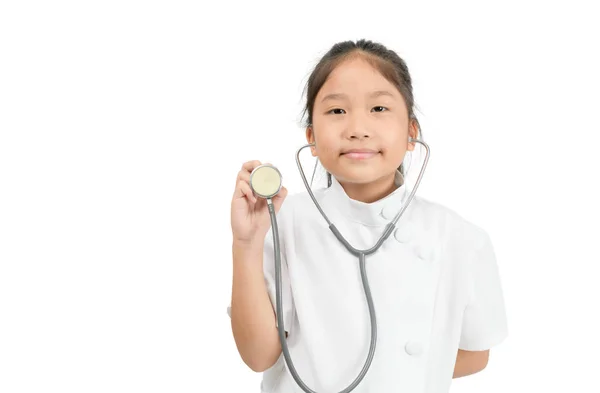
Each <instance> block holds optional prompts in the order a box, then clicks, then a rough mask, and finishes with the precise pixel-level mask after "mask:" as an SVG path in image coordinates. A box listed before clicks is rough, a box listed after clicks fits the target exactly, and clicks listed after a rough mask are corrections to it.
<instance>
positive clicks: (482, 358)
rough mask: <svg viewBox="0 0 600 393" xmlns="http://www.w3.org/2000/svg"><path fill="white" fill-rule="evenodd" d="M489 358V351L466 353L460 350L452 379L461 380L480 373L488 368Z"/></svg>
mask: <svg viewBox="0 0 600 393" xmlns="http://www.w3.org/2000/svg"><path fill="white" fill-rule="evenodd" d="M489 356H490V351H489V350H485V351H464V350H462V349H459V350H458V354H457V355H456V364H455V366H454V375H453V376H452V378H461V377H466V376H467V375H472V374H475V373H478V372H479V371H481V370H483V369H484V368H485V367H486V366H487V363H488V359H489Z"/></svg>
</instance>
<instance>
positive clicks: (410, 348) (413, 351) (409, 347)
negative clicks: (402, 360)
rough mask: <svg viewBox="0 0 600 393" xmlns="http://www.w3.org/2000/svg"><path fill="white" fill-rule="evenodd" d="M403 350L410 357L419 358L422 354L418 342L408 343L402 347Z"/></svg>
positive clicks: (421, 347) (421, 346) (420, 345)
mask: <svg viewBox="0 0 600 393" xmlns="http://www.w3.org/2000/svg"><path fill="white" fill-rule="evenodd" d="M404 350H405V351H406V353H407V354H409V355H410V356H419V355H421V354H422V353H423V345H422V344H421V343H420V342H418V341H409V342H407V343H406V345H405V346H404Z"/></svg>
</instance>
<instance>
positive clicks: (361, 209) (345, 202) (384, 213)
mask: <svg viewBox="0 0 600 393" xmlns="http://www.w3.org/2000/svg"><path fill="white" fill-rule="evenodd" d="M394 182H395V184H396V186H397V187H398V188H396V189H395V190H394V191H393V192H392V193H391V194H389V195H388V196H386V197H384V198H382V199H380V200H378V201H375V202H372V203H365V202H360V201H356V200H354V199H351V198H350V197H349V196H348V194H346V191H344V188H343V187H342V185H341V184H340V183H339V182H338V181H337V180H336V179H335V177H333V176H332V177H331V187H329V188H328V189H327V195H328V198H329V199H330V201H331V202H332V204H333V206H335V209H336V210H337V211H338V212H339V213H340V214H341V215H342V216H344V217H345V218H346V219H347V220H350V221H355V222H359V223H362V224H365V225H369V226H378V225H386V224H388V223H389V222H391V221H392V219H393V218H394V217H395V216H396V214H398V212H399V211H400V209H401V208H402V206H403V205H404V203H405V199H406V196H407V192H406V185H405V183H404V176H402V173H400V171H396V175H395V178H394Z"/></svg>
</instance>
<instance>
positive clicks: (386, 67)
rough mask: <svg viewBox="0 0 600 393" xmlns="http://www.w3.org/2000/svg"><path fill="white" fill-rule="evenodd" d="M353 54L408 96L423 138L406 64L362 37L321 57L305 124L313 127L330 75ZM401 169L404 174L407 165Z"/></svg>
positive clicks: (308, 94)
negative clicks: (316, 110) (320, 94)
mask: <svg viewBox="0 0 600 393" xmlns="http://www.w3.org/2000/svg"><path fill="white" fill-rule="evenodd" d="M351 56H360V57H362V58H363V59H364V60H366V61H368V62H369V63H370V64H371V65H372V66H373V67H375V68H376V69H377V70H378V71H379V72H380V73H381V75H382V76H383V77H384V78H386V79H387V80H388V81H389V82H390V83H392V84H393V85H394V86H396V88H397V89H398V91H399V92H400V94H401V95H402V98H404V102H405V103H406V109H407V111H408V118H409V120H414V121H415V122H416V123H417V127H418V132H419V137H421V126H420V124H419V121H418V120H417V117H416V116H415V113H414V107H415V103H414V97H413V90H412V78H411V76H410V73H409V72H408V67H407V66H406V63H405V62H404V60H402V58H400V56H398V54H396V52H394V51H393V50H390V49H388V48H386V47H385V46H384V45H382V44H379V43H376V42H373V41H369V40H365V39H361V40H358V41H356V42H354V41H344V42H338V43H337V44H335V45H333V46H332V47H331V49H329V51H328V52H327V53H326V54H325V55H324V56H323V57H322V58H321V60H319V62H318V63H317V65H316V66H315V68H314V70H313V71H312V73H311V74H310V76H309V78H308V82H307V83H306V87H305V89H304V91H305V94H306V105H305V107H304V110H303V117H306V122H305V126H306V127H309V126H312V122H313V108H314V104H315V99H316V97H317V94H318V93H319V91H320V90H321V88H322V87H323V84H325V81H326V80H327V78H328V77H329V74H331V72H332V71H333V70H334V69H335V68H336V67H337V66H338V65H339V64H340V63H341V62H343V61H344V60H347V59H349V58H350V57H351ZM398 170H399V171H400V172H401V173H402V174H404V168H403V164H400V167H399V168H398ZM327 186H328V187H329V186H331V174H330V173H327Z"/></svg>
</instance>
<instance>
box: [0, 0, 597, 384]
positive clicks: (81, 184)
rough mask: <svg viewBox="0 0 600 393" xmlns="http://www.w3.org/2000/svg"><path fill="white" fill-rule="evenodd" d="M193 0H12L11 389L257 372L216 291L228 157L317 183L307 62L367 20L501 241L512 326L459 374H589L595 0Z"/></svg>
mask: <svg viewBox="0 0 600 393" xmlns="http://www.w3.org/2000/svg"><path fill="white" fill-rule="evenodd" d="M201 3H202V2H194V1H188V2H181V1H179V2H177V1H168V2H167V1H163V2H158V1H145V2H142V1H138V2H133V1H103V2H94V3H92V2H76V1H71V2H65V1H60V2H37V3H34V2H27V1H6V2H3V3H2V5H1V6H0V132H1V134H0V392H3V393H16V392H63V393H66V392H78V393H79V392H111V393H113V392H145V393H146V392H180V393H183V392H230V391H235V392H258V391H259V383H260V375H259V374H255V373H253V372H252V371H250V370H249V369H248V368H247V367H246V366H245V365H244V364H243V362H242V361H241V360H240V358H239V355H238V354H237V351H236V348H235V344H234V341H233V337H232V334H231V330H230V320H229V318H228V316H227V314H226V307H227V305H228V304H229V300H230V293H231V233H230V227H229V204H230V197H231V193H232V191H233V186H234V182H235V177H236V173H237V171H238V170H239V168H240V166H241V164H242V163H243V162H244V161H246V160H250V159H259V160H262V161H269V162H272V163H274V164H276V165H277V166H278V167H279V168H280V170H281V171H282V172H283V174H284V177H285V185H286V186H287V187H288V188H289V190H290V191H291V192H300V191H302V190H303V188H302V187H303V185H302V183H301V180H300V177H299V175H298V174H297V170H296V167H295V162H294V152H295V151H296V149H297V148H298V147H299V146H301V145H302V144H303V143H304V142H305V139H304V130H303V129H302V128H301V127H300V112H301V109H302V100H301V98H302V97H301V94H302V89H303V87H304V83H305V82H306V78H307V77H308V74H309V72H310V70H311V67H312V66H314V64H315V62H316V61H317V60H318V58H319V57H320V56H321V55H322V54H324V52H325V51H326V50H327V49H328V48H329V47H330V46H331V45H332V44H333V43H335V42H337V41H340V40H347V39H358V38H363V37H364V38H370V39H374V40H377V41H380V42H382V43H384V44H385V45H387V46H388V47H390V48H392V49H395V50H396V51H397V52H398V53H399V54H400V56H402V57H403V58H404V59H405V60H406V62H407V63H408V66H409V69H410V71H411V73H412V76H413V78H414V92H415V98H416V103H417V105H418V108H419V110H418V112H417V115H418V116H419V118H420V121H421V125H422V127H423V133H424V139H425V141H427V142H428V143H429V144H430V145H431V148H432V156H431V160H430V162H429V166H428V170H427V173H426V175H425V177H424V179H423V183H422V185H421V188H420V189H419V194H420V195H422V196H424V197H427V198H429V199H432V200H434V201H436V202H439V203H442V204H444V205H446V206H448V207H449V208H451V209H453V210H455V211H457V212H458V213H459V214H461V215H462V216H464V217H465V218H467V219H469V220H471V221H473V222H475V223H476V224H478V225H480V226H482V227H483V228H485V229H486V230H487V231H488V232H489V233H490V235H491V236H492V239H493V241H494V245H495V247H496V253H497V257H498V261H499V265H500V270H501V276H502V280H503V285H504V290H505V296H506V304H507V310H508V318H509V328H510V337H509V338H508V339H507V340H506V341H505V342H504V343H503V344H502V345H500V346H499V347H497V348H495V349H493V350H492V352H491V358H490V363H489V365H488V368H487V369H486V370H484V371H483V372H481V373H479V374H477V375H474V376H470V377H466V378H463V379H459V380H455V381H454V383H453V386H452V392H465V393H467V392H481V391H485V392H488V393H493V392H508V391H510V392H528V391H529V392H531V391H536V392H546V391H549V390H558V391H574V392H575V391H588V392H589V391H598V389H599V387H600V382H598V377H597V370H598V366H600V360H599V359H600V358H599V351H600V339H599V338H598V332H600V321H599V319H598V316H599V313H600V312H599V310H600V307H599V305H598V300H597V299H600V286H599V285H598V266H599V262H600V252H599V251H598V247H597V246H598V239H599V235H600V227H599V225H598V220H599V219H600V211H599V208H598V201H599V200H600V191H599V188H598V183H597V181H598V175H597V173H598V172H597V171H598V169H600V159H599V154H598V148H599V142H600V137H599V136H598V135H599V132H600V120H599V116H598V110H599V104H600V99H599V97H598V94H599V93H598V92H599V91H600V77H599V76H598V75H599V73H598V70H599V69H600V59H599V55H598V53H599V52H598V41H597V37H599V36H600V28H599V27H598V24H597V15H598V13H597V11H594V8H595V6H594V2H592V1H589V2H582V1H580V2H574V1H568V2H567V1H563V2H547V1H538V2H533V1H502V2H496V3H495V4H494V5H492V3H491V2H480V1H477V2H476V1H473V2H470V3H468V2H465V1H452V2H440V3H432V2H426V1H412V2H404V4H402V2H398V1H393V2H392V1H383V2H382V1H379V2H366V1H365V2H360V3H352V2H349V1H336V2H318V3H317V2H308V1H302V2H294V3H293V4H292V3H289V4H288V5H284V2H275V1H272V2H246V1H239V2H237V3H232V2H223V3H221V2H217V1H212V2H206V3H208V5H200V4H201ZM549 3H552V5H550V4H549ZM286 7H287V8H286ZM415 168H416V167H415ZM308 169H309V170H310V169H311V168H310V167H309V168H308ZM333 333H334V332H332V334H333ZM365 339H367V338H365Z"/></svg>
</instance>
